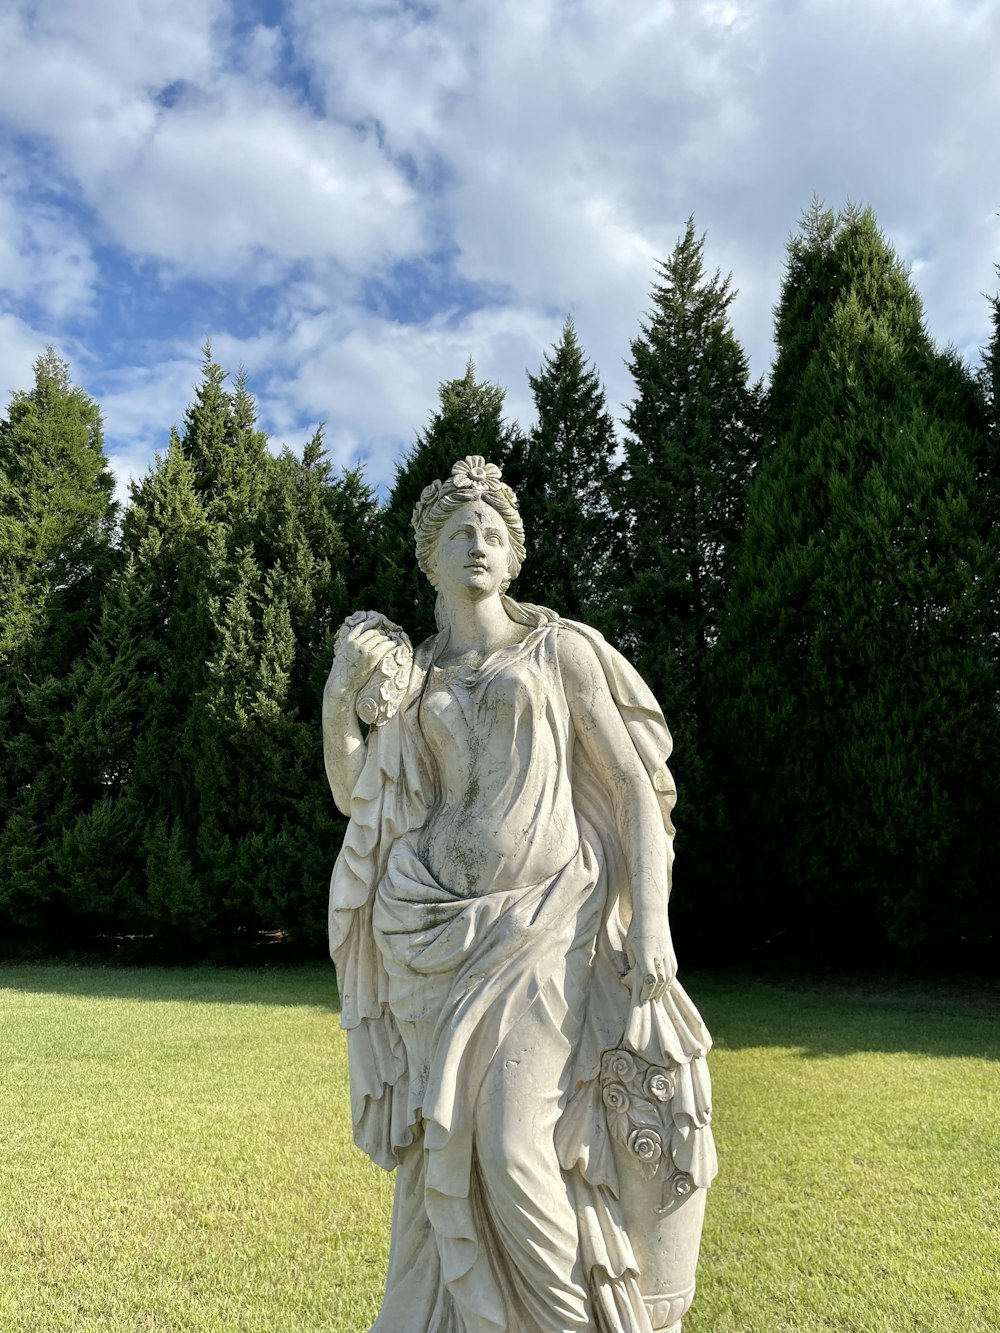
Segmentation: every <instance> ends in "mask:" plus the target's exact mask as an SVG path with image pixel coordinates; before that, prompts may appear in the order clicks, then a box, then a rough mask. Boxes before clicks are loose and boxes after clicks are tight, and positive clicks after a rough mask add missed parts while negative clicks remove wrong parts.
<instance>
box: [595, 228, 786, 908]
mask: <svg viewBox="0 0 1000 1333" xmlns="http://www.w3.org/2000/svg"><path fill="white" fill-rule="evenodd" d="M652 296H653V309H652V313H651V314H650V316H649V317H648V319H647V321H646V323H645V324H644V325H643V328H642V332H641V334H640V336H639V337H638V338H636V339H635V340H634V341H633V343H632V360H631V363H630V367H629V368H630V370H631V372H632V375H633V377H634V379H635V382H636V389H637V397H636V399H635V401H634V402H633V403H632V405H631V406H630V408H629V410H628V413H627V416H626V425H627V426H628V430H629V436H628V438H627V440H626V444H625V463H626V475H625V483H624V495H623V501H624V504H623V507H624V511H625V515H626V518H627V534H628V559H627V563H626V565H625V569H624V577H623V580H622V587H621V588H620V590H619V597H618V600H619V605H620V612H619V625H620V630H619V633H620V636H621V639H622V644H623V647H624V649H625V651H626V652H627V653H629V654H630V655H633V656H634V658H635V660H636V663H637V665H638V667H639V669H640V671H641V673H642V675H643V676H644V677H645V678H646V680H647V681H648V682H649V684H650V685H651V686H652V688H653V691H654V693H655V694H656V696H657V698H658V699H659V701H660V703H661V706H662V707H663V709H664V713H665V715H666V718H667V721H668V723H669V725H670V727H671V730H672V731H673V733H674V741H675V755H676V758H675V761H674V766H675V770H676V773H675V775H676V778H677V783H678V806H677V827H678V840H677V841H678V851H679V853H682V854H683V856H682V860H681V861H680V862H679V865H678V875H679V876H682V877H683V878H682V880H679V882H683V883H684V884H685V886H686V892H685V894H682V895H681V897H680V898H679V900H678V908H679V911H680V913H681V914H682V915H683V914H685V913H691V914H692V916H693V917H694V918H697V917H698V915H699V910H701V909H700V908H699V906H698V901H699V900H700V901H701V902H704V903H706V904H707V903H710V902H711V901H712V897H711V894H710V890H711V888H712V880H713V876H714V875H715V874H716V873H717V871H716V867H717V866H718V850H719V848H720V847H721V846H722V845H723V844H724V842H725V837H724V830H723V812H722V811H721V809H720V808H719V805H718V783H717V780H716V778H715V776H714V772H713V764H712V757H711V755H710V753H709V745H708V736H707V735H706V726H705V712H706V701H705V697H704V677H705V669H706V663H707V661H708V656H709V654H710V652H711V649H712V645H713V643H714V641H715V637H716V634H717V632H718V626H719V621H720V617H721V614H722V607H723V603H724V600H725V596H726V589H727V584H728V578H729V563H730V556H731V552H732V550H733V547H734V545H735V543H736V542H737V540H738V538H739V535H740V532H741V529H742V525H743V519H744V507H745V494H746V488H747V484H748V481H749V479H750V476H751V473H752V470H753V467H754V464H755V462H756V456H757V448H758V430H759V426H758V417H759V396H760V395H759V390H758V389H757V388H755V387H754V386H752V385H751V384H750V383H749V371H748V367H747V361H746V357H745V355H744V353H743V350H742V348H741V347H740V344H739V342H738V341H737V339H736V336H735V334H734V333H733V331H732V328H731V327H730V323H729V308H730V305H731V304H732V301H733V296H734V292H733V290H732V287H731V286H730V280H729V279H728V278H723V277H722V276H721V275H720V274H719V273H715V274H714V275H713V276H708V275H707V274H706V272H705V266H704V237H699V236H698V235H697V234H696V232H695V227H694V221H693V219H692V220H689V222H688V224H687V227H686V229H685V232H684V235H683V237H681V239H680V240H679V241H678V243H677V246H676V247H675V249H674V251H673V253H672V255H671V256H670V258H669V259H668V260H667V261H666V262H665V263H662V264H660V265H659V282H658V283H657V285H656V286H655V287H654V288H653V293H652Z"/></svg>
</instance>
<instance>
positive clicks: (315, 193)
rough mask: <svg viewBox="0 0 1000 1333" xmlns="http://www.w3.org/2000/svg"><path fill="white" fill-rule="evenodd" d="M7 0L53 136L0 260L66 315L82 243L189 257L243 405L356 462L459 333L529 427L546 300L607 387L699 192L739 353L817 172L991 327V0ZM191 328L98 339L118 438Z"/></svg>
mask: <svg viewBox="0 0 1000 1333" xmlns="http://www.w3.org/2000/svg"><path fill="white" fill-rule="evenodd" d="M28 12H29V11H28V10H27V9H26V8H23V7H22V8H20V9H10V8H8V10H6V11H5V13H4V15H3V16H0V49H2V50H3V51H4V79H3V81H2V82H0V118H2V117H6V119H7V120H8V121H9V123H10V124H11V125H12V126H13V128H14V129H15V130H16V131H17V132H18V133H19V134H20V135H21V136H22V138H23V137H25V136H26V137H27V139H28V140H29V141H30V142H31V143H32V144H33V145H35V146H36V147H37V145H45V146H47V150H48V152H49V154H50V158H43V159H42V162H41V165H42V167H43V168H44V166H45V165H46V163H47V162H48V161H49V160H51V162H52V163H53V164H54V170H53V172H52V181H51V185H52V193H50V195H47V196H46V203H45V205H44V207H43V206H41V205H40V204H39V203H38V202H35V203H33V204H29V205H27V206H26V205H25V203H24V200H23V199H22V200H21V201H20V203H17V201H16V200H15V201H14V202H11V201H10V200H8V201H7V202H6V203H5V204H4V205H0V208H2V210H3V211H2V213H0V282H3V281H6V282H7V284H8V288H9V290H10V291H11V293H12V294H14V295H15V296H16V298H17V299H18V300H28V299H35V300H37V301H38V302H39V303H40V305H41V306H42V307H43V308H44V309H45V311H47V312H48V317H49V318H51V320H52V322H53V323H54V324H56V325H59V323H60V322H62V323H63V324H65V323H66V321H67V320H68V319H69V318H70V316H71V315H74V314H75V316H76V317H77V318H78V319H79V317H80V316H82V315H85V314H86V312H87V310H88V305H87V302H88V299H89V300H91V302H92V306H93V310H94V314H93V319H94V321H95V324H94V327H95V330H96V331H97V332H98V333H99V334H100V335H103V334H104V333H105V330H104V329H103V327H101V326H100V319H101V309H100V300H99V293H100V282H99V279H100V277H101V276H103V275H101V274H99V273H95V270H94V267H93V266H94V265H95V264H96V263H98V256H100V254H101V247H108V246H110V247H112V248H116V249H117V250H118V251H121V252H124V253H126V254H127V255H129V256H131V257H133V258H134V257H136V256H139V257H143V258H147V259H150V260H152V263H148V264H144V265H142V270H143V281H144V282H149V283H156V282H157V281H161V282H170V283H173V284H175V290H176V291H183V290H184V288H183V286H182V284H183V281H184V278H185V277H186V276H188V275H196V276H198V277H199V278H200V279H201V281H202V283H203V287H202V288H199V289H198V292H199V293H200V294H201V295H196V296H195V297H194V298H192V299H202V296H203V294H204V293H205V292H208V293H209V296H208V297H206V298H205V305H204V308H203V309H202V308H200V307H199V308H197V309H196V310H194V311H191V312H189V318H188V320H187V325H190V326H194V325H197V326H198V335H196V336H200V332H201V328H213V329H215V330H216V332H215V334H214V335H213V337H214V343H215V349H216V353H217V355H219V357H220V359H221V360H223V362H224V363H226V364H228V365H231V366H233V367H234V368H235V365H236V363H237V362H238V360H239V359H240V358H241V357H242V358H243V360H245V362H246V364H247V367H248V369H249V371H250V374H251V380H252V387H254V389H255V390H256V391H257V393H258V396H259V398H260V402H261V410H262V418H263V421H264V424H265V425H267V426H268V428H269V429H271V430H272V431H273V432H274V433H275V434H276V436H277V437H278V438H279V439H285V440H287V441H288V442H290V443H294V444H296V445H298V444H300V443H301V441H302V438H303V435H304V433H308V430H309V428H310V425H311V423H312V422H313V421H314V420H316V419H321V418H322V419H325V420H326V421H327V423H328V440H329V442H330V444H331V446H332V449H333V452H334V453H335V455H336V457H337V459H338V461H343V462H350V461H351V460H352V457H353V455H354V454H355V453H356V452H361V453H363V454H367V455H368V456H370V457H371V460H372V461H371V468H372V471H373V474H374V477H375V479H377V480H380V481H385V480H391V475H392V462H393V458H392V455H393V453H394V452H395V451H397V450H398V449H399V448H400V447H401V445H405V444H408V443H409V442H410V441H412V439H413V436H414V433H415V432H416V431H417V430H418V429H419V428H420V427H421V426H422V425H423V424H424V423H425V422H426V420H427V418H428V415H429V413H430V412H431V411H432V410H433V408H434V406H435V403H436V393H437V386H438V383H439V381H440V380H442V379H446V378H451V377H453V376H455V375H459V374H461V373H462V369H463V367H464V364H465V361H466V359H467V358H468V357H469V356H470V355H471V356H472V357H473V359H474V360H475V362H476V365H477V370H478V372H479V374H480V375H481V376H483V377H485V378H489V379H494V380H497V381H498V382H499V383H501V384H502V385H504V386H505V387H506V388H507V390H508V404H509V407H510V411H511V413H512V415H514V416H516V417H518V418H519V419H521V420H522V422H524V423H525V424H527V422H528V421H529V420H530V418H531V403H530V397H529V394H528V390H527V385H526V382H525V377H524V372H525V370H526V369H532V370H534V369H535V368H537V366H538V364H539V361H540V358H541V356H542V354H543V352H544V351H545V350H547V348H548V347H549V346H550V345H551V343H552V341H553V340H554V339H555V337H556V336H557V335H558V331H559V327H560V324H561V322H562V319H563V317H564V316H565V314H567V313H572V314H573V315H574V318H575V320H576V324H577V331H578V334H579V337H580V340H581V343H582V344H583V346H584V348H585V349H586V351H587V353H588V355H589V356H590V357H592V358H593V360H594V362H595V363H596V365H597V368H598V370H599V371H600V372H601V375H602V377H603V379H604V381H605V384H606V387H607V391H608V399H609V406H610V407H611V409H612V411H614V412H616V413H617V412H619V411H620V409H621V407H622V406H623V405H624V404H625V403H626V402H627V401H628V400H629V398H630V397H631V394H632V385H631V382H630V379H629V376H628V374H627V371H626V368H625V362H626V359H627V357H628V354H629V340H630V339H631V338H632V337H634V336H635V334H636V332H637V331H638V327H639V322H640V319H641V317H642V314H643V312H644V311H645V310H646V309H647V308H648V304H649V290H650V287H651V285H652V283H653V281H654V278H655V271H654V264H653V261H654V259H655V258H656V257H661V258H662V257H666V256H667V255H668V254H669V252H670V250H671V249H672V248H673V245H674V243H675V241H676V239H677V238H678V236H679V235H680V233H681V232H682V230H683V227H684V223H685V220H686V218H687V216H688V214H689V213H691V212H694V214H695V217H696V222H697V224H698V226H699V228H700V229H702V230H705V231H707V252H706V260H707V263H708V266H709V267H710V268H712V269H714V268H715V267H716V266H719V267H721V269H722V270H723V271H724V272H727V271H730V270H731V271H732V274H733V280H734V283H735V285H736V287H737V288H738V289H739V296H738V298H737V300H736V302H735V303H734V305H733V307H732V314H733V320H734V324H735V326H736V329H737V332H738V334H739V335H740V337H741V338H742V340H743V342H744V345H745V346H746V347H747V349H748V351H749V352H750V353H751V356H752V365H753V369H754V371H755V373H758V374H759V373H761V372H763V371H764V370H765V369H766V368H767V364H768V361H769V358H770V350H771V349H770V338H771V324H772V314H771V311H772V306H773V304H774V302H775V301H776V299H777V297H778V293H779V286H780V277H781V268H782V263H783V257H784V245H785V241H786V239H787V237H788V235H789V233H790V232H792V231H793V230H794V228H795V226H796V223H797V219H798V217H799V215H800V213H801V211H802V210H803V209H804V208H805V207H806V206H807V205H808V203H809V200H810V197H811V195H812V194H813V192H814V191H815V192H818V193H819V194H820V195H821V196H822V197H823V198H824V199H825V201H826V202H827V203H828V204H830V205H832V206H835V207H836V206H839V205H840V204H842V203H843V202H845V201H846V200H847V199H848V198H854V199H856V200H859V201H861V202H870V203H871V204H872V205H873V206H874V208H875V211H876V214H877V216H878V218H879V221H880V223H881V224H882V226H883V227H884V228H885V229H886V231H887V232H888V234H889V236H890V237H891V238H892V239H893V241H894V242H895V243H896V245H897V247H898V248H899V250H900V253H901V254H902V256H903V258H904V259H906V260H913V261H916V262H917V267H916V268H915V270H914V272H915V279H916V281H917V283H918V286H919V288H920V290H921V292H922V294H923V295H924V297H925V302H926V306H927V314H928V324H929V327H930V329H931V331H932V333H933V334H934V335H935V336H936V337H937V338H938V339H939V340H941V341H954V342H956V343H957V344H958V346H959V348H960V350H962V351H963V352H964V353H965V354H966V355H969V356H973V355H974V354H975V351H976V348H977V347H978V345H979V344H980V343H981V342H982V341H983V340H984V339H985V337H986V332H987V327H988V307H987V304H986V302H985V301H984V300H983V299H982V297H981V296H980V293H981V292H982V291H984V290H986V291H990V290H994V289H995V287H996V282H997V280H996V278H995V276H994V263H995V261H996V260H997V259H1000V228H998V219H997V217H996V214H997V211H998V209H1000V189H998V185H997V182H998V181H1000V139H998V136H997V135H996V133H995V125H996V124H997V123H998V122H1000V84H998V83H997V80H996V78H995V75H994V65H995V52H996V50H997V49H998V43H1000V8H998V7H997V6H995V5H990V4H987V3H983V2H980V3H976V2H974V0H907V3H906V4H905V5H904V3H903V0H868V3H867V4H866V5H864V6H859V5H857V4H854V3H849V0H796V2H795V3H788V0H752V3H751V0H711V2H710V3H709V2H708V0H706V2H705V3H699V4H697V5H693V4H688V3H684V0H650V2H649V3H645V4H642V5H623V4H621V3H620V0H498V3H495V4H489V5H455V4H445V3H443V0H428V3H427V4H423V5H420V6H416V5H413V4H410V3H407V0H380V3H379V4H378V5H377V6H373V5H371V4H369V3H367V0H338V3H337V4H336V5H335V6H330V5H328V4H325V3H323V2H322V0H290V2H289V5H288V7H287V8H286V10H285V11H284V12H283V14H282V17H281V18H280V20H279V19H276V18H272V19H271V20H270V22H271V23H272V25H276V24H278V23H280V27H279V26H267V25H265V24H264V23H257V24H256V26H253V25H250V26H247V27H245V28H237V26H236V25H235V16H236V6H235V4H234V5H233V6H232V7H230V6H229V5H227V4H226V3H224V0H176V3H173V4H171V5H170V6H164V5H162V4H160V3H159V2H158V0H136V2H135V3H129V4H126V3H125V0H95V4H94V5H90V6H84V7H81V6H79V5H78V4H77V3H75V0H43V2H42V3H41V4H40V5H39V6H37V12H35V11H34V10H33V11H32V15H33V16H32V17H31V18H30V19H29V17H28ZM238 33H239V34H240V35H237V34H238ZM303 70H305V71H306V73H307V74H308V86H307V85H306V83H305V82H304V80H303V79H302V78H300V77H299V76H300V74H301V73H302V71H303ZM60 189H61V190H63V191H64V193H63V199H62V205H59V204H58V203H57V202H55V201H54V198H53V194H54V195H55V196H58V193H59V190H60ZM39 197H40V196H36V200H37V198H39ZM81 202H82V204H83V205H84V209H83V211H81V210H80V208H79V205H80V204H81ZM57 207H62V208H63V211H62V212H57V211H55V210H56V209H57ZM87 210H89V213H88V211H87ZM88 227H91V228H92V231H93V234H89V233H88V230H87V229H88ZM32 246H35V247H36V250H32V248H31V247H32ZM36 251H37V253H38V254H39V255H40V256H42V257H43V258H44V260H45V262H39V263H33V262H32V259H31V256H32V255H33V254H35V253H36ZM400 258H406V259H411V260H416V261H419V264H420V265H422V266H423V267H424V269H425V271H426V272H428V273H429V274H431V275H432V277H433V279H434V281H432V282H429V283H428V285H427V288H426V291H425V292H423V293H422V299H421V303H420V310H419V312H417V311H409V310H407V306H406V299H405V296H400V298H399V299H398V300H393V299H391V298H392V295H393V294H392V293H390V299H389V300H387V301H386V302H385V303H384V305H383V306H380V308H379V310H378V312H377V313H376V312H375V311H373V310H372V308H371V298H370V296H368V295H367V294H368V293H369V292H370V281H371V280H372V279H377V280H378V281H379V283H380V285H381V289H382V290H384V289H385V286H386V285H387V284H388V283H390V282H391V281H392V273H393V263H394V261H396V260H398V259H400ZM32 269H33V270H34V272H35V279H34V281H33V284H31V283H29V276H30V272H31V270H32ZM4 274H6V277H4V276H3V275H4ZM125 280H127V279H123V281H125ZM227 283H228V284H229V285H228V286H227V285H226V284H227ZM265 286H268V287H269V288H270V291H269V293H268V311H269V313H268V315H267V317H266V318H265V317H264V316H261V318H260V320H259V327H258V328H257V329H256V330H253V328H252V325H253V311H254V309H255V308H258V309H260V308H262V307H260V306H257V307H255V304H254V303H255V299H256V298H257V297H258V296H259V293H260V290H261V289H262V288H263V287H265ZM435 290H440V291H441V292H442V293H443V295H442V296H441V298H440V300H439V301H438V302H437V304H436V305H435V303H434V300H433V292H434V291H435ZM95 293H96V294H97V295H95ZM132 299H133V302H134V303H135V304H136V305H141V303H142V293H137V294H135V295H134V296H133V298H132ZM227 301H233V302H234V305H233V306H232V311H233V313H232V317H231V318H229V317H227V315H226V302H227ZM236 301H238V302H239V309H238V322H237V310H236V305H235V302H236ZM366 301H367V304H366ZM275 306H276V307H277V313H271V312H273V310H274V308H275ZM469 307H479V308H476V309H473V310H472V312H471V313H470V312H469ZM394 312H396V313H397V314H398V315H399V318H394ZM20 313H21V315H22V317H23V316H24V313H25V312H24V310H23V309H22V310H21V312H20ZM418 315H419V318H418ZM24 327H27V325H25V326H24ZM248 327H250V329H251V332H250V333H249V334H248V333H247V329H248ZM237 330H238V333H239V336H237ZM172 332H173V331H171V335H172ZM98 341H100V339H98ZM108 345H109V346H110V345H111V343H110V339H109V340H108ZM196 350H197V349H196V348H192V349H190V352H191V355H190V356H188V355H187V352H186V351H184V350H182V351H178V348H177V344H176V342H175V341H172V340H171V339H170V338H169V337H168V336H167V334H166V332H165V331H163V330H156V329H149V330H148V345H147V346H143V347H139V348H136V349H133V350H132V351H130V353H129V358H130V360H131V361H133V362H134V363H135V364H133V365H132V366H131V367H130V368H127V369H126V370H123V371H121V373H120V376H119V379H118V380H114V379H113V378H109V376H108V373H107V372H109V371H111V370H113V369H115V363H114V362H113V361H112V360H111V357H112V355H113V354H112V353H111V352H110V351H108V352H105V353H104V355H105V356H106V357H107V358H108V360H107V361H105V363H104V364H103V365H102V366H100V367H97V366H95V370H96V369H102V370H103V371H104V372H105V379H106V380H107V382H108V384H109V385H110V393H109V395H108V396H106V397H105V398H102V403H103V404H104V407H105V413H106V417H107V422H108V435H109V438H112V437H113V438H114V440H115V442H116V445H115V447H116V448H118V449H120V454H121V458H122V459H123V460H124V461H123V463H122V466H129V467H131V466H132V464H131V463H130V462H128V460H129V459H132V458H133V457H135V458H139V457H142V456H143V450H146V449H150V448H152V445H153V441H154V439H156V438H162V433H163V432H164V431H165V429H166V426H167V425H169V423H170V422H171V421H176V420H179V418H180V415H181V414H182V413H183V410H184V407H185V406H186V405H187V402H188V401H189V400H190V394H191V385H192V384H193V382H194V381H195V380H196V379H197V374H198V371H197V361H196V355H195V354H196ZM158 358H162V359H163V363H162V365H161V364H158ZM182 375H183V376H184V377H186V378H184V379H183V383H182V382H181V381H180V380H179V378H178V377H179V376H182Z"/></svg>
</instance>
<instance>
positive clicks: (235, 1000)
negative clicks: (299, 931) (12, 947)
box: [0, 961, 340, 1012]
mask: <svg viewBox="0 0 1000 1333" xmlns="http://www.w3.org/2000/svg"><path fill="white" fill-rule="evenodd" d="M3 990H14V991H20V992H22V993H27V994H33V995H61V996H66V997H73V998H84V999H100V1000H113V999H118V1000H140V1001H149V1002H151V1003H160V1004H162V1003H170V1004H177V1003H189V1004H254V1005H296V1006H297V1005H313V1006H319V1007H321V1008H324V1009H329V1010H331V1012H337V1011H339V1009H340V998H339V996H338V994H337V981H336V974H335V973H334V969H333V964H332V963H329V962H327V963H324V962H321V961H317V962H310V963H301V962H299V963H294V964H293V963H288V964H286V963H275V964H270V965H267V966H258V967H213V966H210V965H208V964H205V965H202V966H198V967H106V966H104V967H102V966H98V965H93V964H67V963H21V962H6V963H0V991H3Z"/></svg>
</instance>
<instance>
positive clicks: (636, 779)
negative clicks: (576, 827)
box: [559, 633, 677, 1004]
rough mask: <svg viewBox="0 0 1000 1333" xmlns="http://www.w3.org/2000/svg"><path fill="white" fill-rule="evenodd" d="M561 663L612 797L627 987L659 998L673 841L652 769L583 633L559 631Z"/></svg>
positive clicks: (582, 730) (670, 950) (582, 734)
mask: <svg viewBox="0 0 1000 1333" xmlns="http://www.w3.org/2000/svg"><path fill="white" fill-rule="evenodd" d="M559 663H560V668H561V671H562V676H563V683H564V687H565V692H566V698H567V700H568V702H569V707H570V713H571V715H572V718H573V725H574V729H575V731H576V738H577V741H578V743H579V744H580V745H581V746H582V747H583V748H584V750H585V751H586V753H587V757H588V758H589V760H590V762H591V764H592V765H593V767H594V769H595V770H596V772H597V775H598V776H599V778H600V780H601V782H602V784H603V785H604V787H605V789H606V791H607V792H608V794H609V796H610V797H611V802H612V808H613V810H614V816H615V824H616V826H617V829H618V834H619V837H620V839H621V845H622V851H623V854H624V858H625V867H626V871H627V874H628V882H629V889H630V891H631V897H632V923H631V925H630V927H629V931H628V938H627V952H628V959H629V963H630V965H631V967H632V993H633V996H634V998H635V1000H636V1001H637V1002H638V1003H641V1004H642V1003H645V1002H646V1001H647V1000H656V999H660V998H662V996H663V995H665V994H666V992H667V990H669V988H670V986H671V984H672V983H673V981H674V978H675V977H676V975H677V958H676V955H675V953H674V946H673V940H672V938H671V933H670V922H669V918H668V915H667V898H668V895H669V885H670V881H669V871H670V859H671V853H672V848H671V847H670V846H669V843H668V838H667V833H666V830H665V829H664V825H663V817H662V815H661V812H660V806H659V803H658V801H657V798H656V794H655V792H654V790H653V787H652V783H651V782H650V777H649V773H648V772H647V770H646V767H645V765H644V764H643V762H642V760H641V759H640V757H639V755H638V753H637V751H636V748H635V746H634V745H633V743H632V738H631V736H630V735H629V733H628V729H627V727H626V725H625V722H624V720H623V719H622V716H621V712H620V711H619V708H618V706H617V704H616V702H615V700H614V698H613V696H612V693H611V690H610V688H609V686H608V681H607V677H606V676H605V674H604V670H603V668H602V666H601V663H600V662H599V661H598V658H597V655H596V653H595V652H594V649H593V648H592V647H591V645H590V644H589V643H588V642H587V641H586V639H585V638H584V637H583V636H582V635H581V634H575V633H564V634H561V635H560V639H559Z"/></svg>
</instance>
